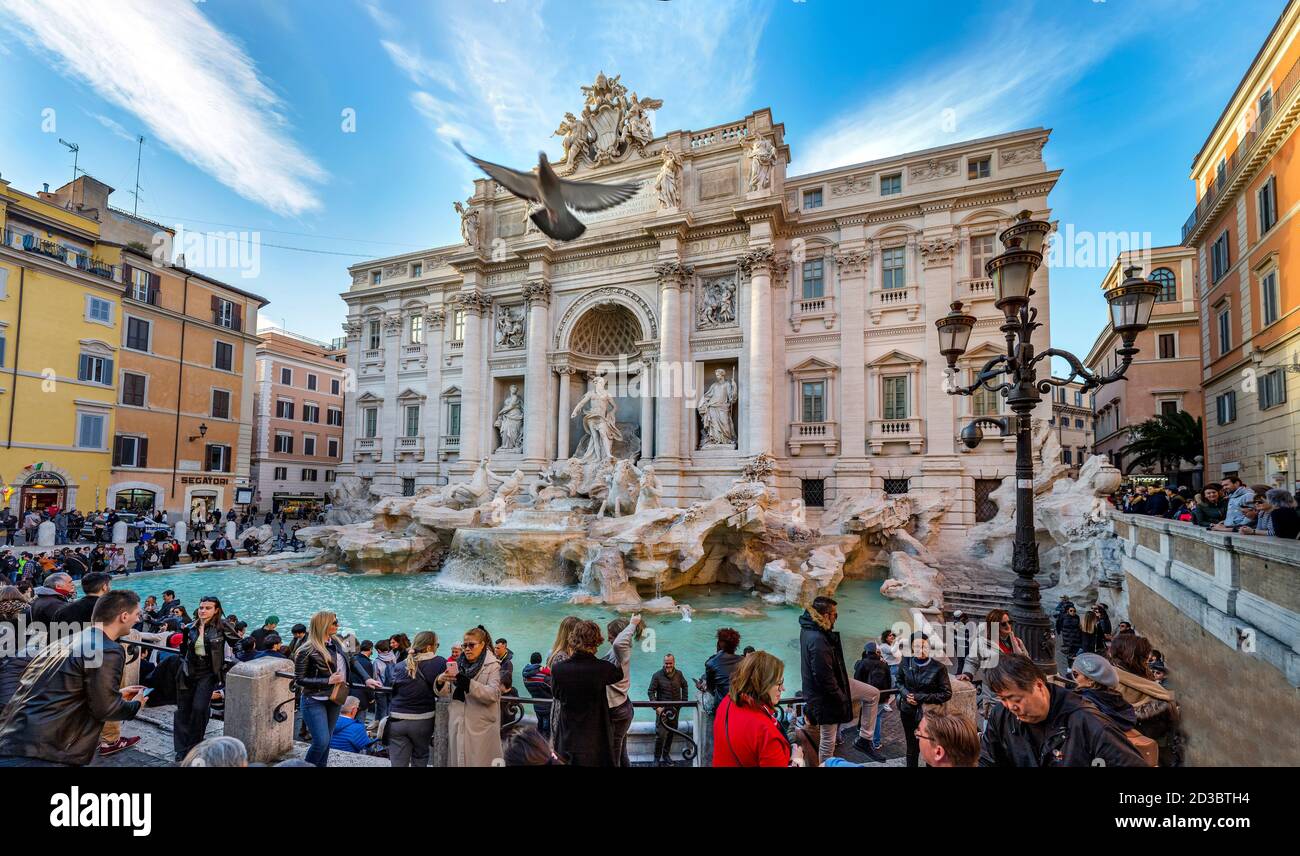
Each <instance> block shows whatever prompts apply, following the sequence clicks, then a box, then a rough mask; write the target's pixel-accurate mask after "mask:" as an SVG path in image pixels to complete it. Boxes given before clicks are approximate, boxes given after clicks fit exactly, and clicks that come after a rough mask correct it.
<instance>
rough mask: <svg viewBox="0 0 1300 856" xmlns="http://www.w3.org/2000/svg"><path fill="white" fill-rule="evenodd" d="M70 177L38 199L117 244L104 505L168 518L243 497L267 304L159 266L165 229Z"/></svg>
mask: <svg viewBox="0 0 1300 856" xmlns="http://www.w3.org/2000/svg"><path fill="white" fill-rule="evenodd" d="M112 192H113V188H111V187H109V186H107V185H105V184H103V183H101V182H98V181H95V180H94V179H93V178H91V177H89V176H81V177H79V178H77V180H76V181H72V182H69V183H68V184H66V185H64V186H63V187H60V188H59V189H58V190H56V191H54V192H53V193H46V194H42V197H43V198H46V199H48V200H49V201H50V202H52V203H53V204H56V205H60V206H61V207H65V208H68V209H69V210H73V209H75V210H77V211H80V212H82V213H84V214H86V215H87V216H92V217H93V218H94V219H96V220H98V222H99V224H100V231H101V234H102V235H103V236H104V237H105V238H106V239H107V240H111V241H114V242H116V243H117V244H119V245H121V246H122V277H121V279H122V284H123V286H124V287H125V292H124V294H123V295H122V310H121V318H120V323H119V324H118V325H117V326H118V331H119V335H120V341H118V342H116V343H115V345H116V350H117V357H118V359H117V365H116V368H115V371H116V381H117V384H116V387H117V406H116V408H115V419H114V423H113V432H112V443H111V445H110V448H111V450H112V471H111V482H110V485H109V488H108V496H107V503H106V504H107V505H109V506H111V507H115V508H118V509H125V510H130V511H137V512H145V511H154V512H162V511H165V512H167V519H168V520H169V521H175V520H176V519H178V518H181V517H182V516H183V517H184V518H185V519H187V520H188V519H189V518H190V517H191V516H193V515H194V514H195V513H203V514H206V513H207V512H209V511H212V510H214V509H218V508H219V509H221V510H222V511H223V512H224V511H225V510H226V509H228V508H229V507H231V505H233V504H236V503H237V502H238V501H239V499H240V498H241V497H237V496H236V488H238V487H243V488H245V491H244V495H243V497H242V498H243V499H244V501H245V502H251V501H252V491H251V488H250V484H249V468H250V466H251V452H252V439H253V388H254V385H253V370H254V365H255V354H256V351H257V345H258V343H259V341H260V340H259V339H258V337H257V335H256V332H255V331H256V330H257V313H258V310H259V309H260V308H261V307H263V306H265V305H266V304H267V300H266V299H265V298H263V297H259V296H257V295H256V294H250V293H249V292H247V291H244V290H242V289H239V288H236V287H235V286H232V285H229V284H227V283H224V282H221V281H220V280H217V279H214V278H212V277H210V276H206V275H204V274H200V273H198V272H196V271H193V270H190V269H189V268H187V267H185V266H184V257H183V256H182V257H178V258H177V259H176V261H177V262H179V264H171V263H166V262H167V261H168V257H169V253H167V252H166V251H165V249H156V248H169V247H170V244H171V239H172V238H174V233H173V232H172V230H171V229H168V228H167V227H166V226H163V225H161V224H158V223H153V222H151V221H149V220H145V219H144V218H141V217H137V216H135V215H133V214H130V213H127V212H125V211H121V210H119V209H116V208H112V207H110V205H109V197H110V196H111V194H112Z"/></svg>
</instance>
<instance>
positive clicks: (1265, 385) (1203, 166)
mask: <svg viewBox="0 0 1300 856" xmlns="http://www.w3.org/2000/svg"><path fill="white" fill-rule="evenodd" d="M1298 124H1300V0H1292V1H1291V2H1290V3H1288V4H1287V7H1286V9H1285V10H1284V11H1283V12H1282V15H1281V16H1280V17H1279V18H1278V21H1277V23H1276V24H1275V25H1274V27H1273V30H1272V32H1270V33H1269V34H1268V37H1267V38H1266V39H1265V40H1264V44H1263V46H1262V47H1261V48H1260V50H1259V53H1258V54H1257V55H1256V56H1255V59H1254V61H1253V62H1252V63H1251V65H1250V68H1249V69H1248V70H1247V71H1246V74H1245V76H1244V77H1243V78H1242V79H1241V83H1240V84H1239V85H1238V86H1237V89H1236V91H1235V92H1234V93H1233V96H1232V98H1231V100H1230V101H1229V102H1228V104H1227V106H1226V107H1224V110H1223V114H1222V115H1221V116H1220V117H1219V120H1218V122H1216V123H1215V125H1214V128H1213V130H1212V131H1211V132H1210V135H1209V137H1208V138H1207V139H1206V141H1205V144H1204V145H1203V146H1202V147H1201V150H1200V152H1199V153H1197V155H1196V158H1195V160H1193V161H1192V171H1191V178H1192V181H1193V182H1195V189H1196V193H1197V198H1198V202H1197V205H1196V208H1195V210H1194V211H1193V212H1192V215H1191V217H1190V218H1188V220H1187V223H1186V224H1185V225H1184V226H1183V243H1184V244H1186V245H1187V246H1189V247H1193V248H1194V249H1195V250H1196V264H1197V286H1198V289H1197V293H1198V297H1199V301H1200V315H1201V364H1202V385H1203V388H1204V395H1205V404H1206V411H1207V418H1206V420H1205V434H1206V444H1205V450H1206V467H1205V470H1206V472H1205V475H1206V478H1207V479H1211V480H1217V479H1219V478H1221V477H1222V476H1225V475H1228V474H1230V473H1236V474H1237V475H1239V476H1240V477H1241V478H1242V479H1244V480H1245V481H1246V482H1248V483H1259V482H1263V483H1268V484H1276V485H1280V486H1284V487H1286V488H1288V489H1291V490H1294V489H1295V487H1296V476H1295V467H1294V460H1295V455H1296V450H1297V448H1298V447H1300V413H1298V410H1300V373H1298V372H1300V220H1298V219H1297V214H1298V212H1300V157H1297V154H1300V141H1298V140H1297V136H1296V133H1295V131H1296V126H1297V125H1298Z"/></svg>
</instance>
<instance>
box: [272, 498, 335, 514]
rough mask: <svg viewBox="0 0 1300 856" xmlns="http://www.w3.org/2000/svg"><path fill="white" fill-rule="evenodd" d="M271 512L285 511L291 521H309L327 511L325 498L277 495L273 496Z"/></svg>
mask: <svg viewBox="0 0 1300 856" xmlns="http://www.w3.org/2000/svg"><path fill="white" fill-rule="evenodd" d="M271 510H272V511H274V512H275V513H276V514H279V513H280V512H281V511H283V512H284V513H285V514H287V515H288V516H289V517H290V519H293V520H309V519H311V518H313V517H315V516H316V515H317V514H320V513H321V512H322V511H324V510H325V497H323V496H316V495H313V494H302V493H293V494H290V493H276V494H273V495H272V496H271Z"/></svg>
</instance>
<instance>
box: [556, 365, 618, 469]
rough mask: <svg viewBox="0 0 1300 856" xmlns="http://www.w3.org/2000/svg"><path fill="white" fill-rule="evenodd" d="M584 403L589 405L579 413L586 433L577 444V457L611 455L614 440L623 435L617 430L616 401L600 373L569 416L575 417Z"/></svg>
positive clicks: (612, 453) (605, 457) (586, 457)
mask: <svg viewBox="0 0 1300 856" xmlns="http://www.w3.org/2000/svg"><path fill="white" fill-rule="evenodd" d="M584 404H586V405H588V407H587V412H586V413H583V414H582V427H583V429H584V430H585V431H586V432H587V436H585V437H583V438H582V442H581V443H579V444H578V449H577V457H578V458H581V459H582V460H583V461H588V462H591V461H595V462H599V461H604V460H605V459H607V458H612V457H613V456H614V443H615V442H616V441H618V440H621V439H623V434H622V433H621V432H620V431H619V430H618V424H617V421H616V418H615V417H616V415H617V411H618V405H617V402H615V401H614V396H612V395H610V394H609V392H608V391H607V390H606V389H605V378H604V376H603V375H596V377H595V378H594V379H593V380H592V382H591V389H590V390H589V391H588V392H587V394H586V395H584V396H583V397H582V399H581V400H580V401H579V402H578V404H577V406H575V407H574V408H573V412H572V413H570V414H569V417H570V418H572V417H574V416H577V415H578V413H579V412H580V411H581V410H582V406H583V405H584Z"/></svg>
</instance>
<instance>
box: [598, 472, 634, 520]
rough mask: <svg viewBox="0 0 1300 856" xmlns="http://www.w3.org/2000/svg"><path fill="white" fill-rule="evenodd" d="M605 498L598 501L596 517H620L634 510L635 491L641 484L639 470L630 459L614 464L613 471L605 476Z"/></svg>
mask: <svg viewBox="0 0 1300 856" xmlns="http://www.w3.org/2000/svg"><path fill="white" fill-rule="evenodd" d="M605 483H606V493H605V499H604V500H603V501H602V502H601V503H600V509H599V510H598V511H597V512H596V516H597V517H604V516H605V510H606V509H608V510H609V512H610V516H612V517H622V516H623V515H624V514H632V513H633V512H635V511H636V503H637V493H638V491H639V490H640V485H641V471H640V470H638V469H637V468H636V465H635V464H633V463H632V462H631V461H629V460H626V459H623V460H620V461H619V462H618V463H616V464H614V469H613V472H611V473H609V474H608V476H606V482H605Z"/></svg>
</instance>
